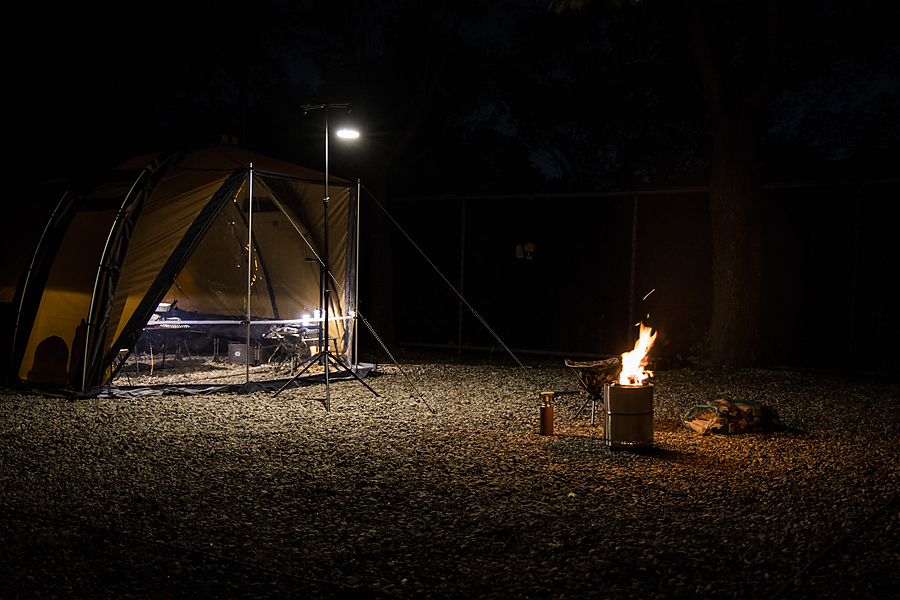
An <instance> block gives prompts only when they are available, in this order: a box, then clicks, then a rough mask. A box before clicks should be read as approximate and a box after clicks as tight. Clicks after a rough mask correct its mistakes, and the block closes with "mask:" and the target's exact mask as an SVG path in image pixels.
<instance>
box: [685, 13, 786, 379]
mask: <svg viewBox="0 0 900 600" xmlns="http://www.w3.org/2000/svg"><path fill="white" fill-rule="evenodd" d="M686 5H687V8H688V10H687V17H688V28H689V30H690V38H691V45H692V50H693V54H694V61H695V63H696V66H697V71H698V73H699V75H700V84H701V87H702V89H703V92H704V95H705V96H706V101H707V105H708V106H709V111H710V116H711V119H712V125H713V161H712V168H711V173H710V182H709V208H710V221H711V224H712V229H713V230H712V240H713V266H712V276H713V277H712V279H713V311H712V320H711V322H710V327H709V340H710V359H711V360H712V361H713V362H715V363H718V364H722V365H725V366H730V367H745V366H752V365H756V364H760V363H761V362H763V358H764V357H763V349H764V344H763V337H764V336H763V323H764V314H763V307H764V305H765V287H764V285H765V276H764V273H763V269H764V259H765V257H764V228H765V220H764V216H763V203H764V198H763V189H762V175H761V172H760V155H759V144H760V140H761V135H762V130H761V126H760V123H761V122H762V116H763V111H764V110H765V107H766V104H767V102H768V101H769V99H770V98H771V96H772V92H773V89H774V85H773V80H774V77H775V71H776V67H777V53H776V31H777V24H778V19H777V10H776V9H777V3H776V1H775V0H769V2H768V3H767V5H766V7H765V10H766V12H765V18H764V19H761V25H762V26H761V27H760V28H759V29H757V30H756V31H754V32H753V36H754V37H755V38H756V39H758V40H760V42H761V43H759V44H758V45H756V46H755V47H756V48H758V51H757V52H756V55H755V56H754V57H752V58H754V59H755V60H753V61H750V62H751V64H753V65H754V67H755V68H750V69H748V70H745V71H744V72H741V73H734V72H732V73H731V75H732V77H731V79H730V80H729V81H726V78H725V72H726V71H725V69H723V68H721V67H720V64H719V60H717V59H719V58H720V57H719V56H718V55H717V54H716V53H714V51H713V48H712V42H711V28H710V24H709V22H708V19H707V14H706V12H705V10H704V7H705V6H704V5H703V4H702V3H701V2H700V1H699V0H687V1H686ZM726 60H727V57H726Z"/></svg>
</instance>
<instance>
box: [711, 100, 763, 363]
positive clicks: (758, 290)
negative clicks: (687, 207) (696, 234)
mask: <svg viewBox="0 0 900 600" xmlns="http://www.w3.org/2000/svg"><path fill="white" fill-rule="evenodd" d="M723 113H724V114H723ZM714 120H715V123H714V126H715V141H714V144H715V148H714V152H713V164H712V172H711V174H710V182H709V203H710V206H709V208H710V218H711V223H712V228H713V231H712V240H713V267H712V269H713V272H712V275H713V314H712V321H711V323H710V328H709V339H710V358H711V359H712V360H713V361H714V362H716V363H718V364H722V365H726V366H730V367H743V366H751V365H756V364H759V363H761V362H762V360H763V356H762V351H763V343H762V342H763V306H764V295H765V280H764V275H763V269H764V250H763V249H764V239H763V238H764V233H763V231H764V219H763V189H762V180H761V176H760V172H759V157H758V155H757V154H758V152H757V144H758V142H759V135H758V132H757V130H756V127H755V126H754V122H755V120H756V119H755V118H754V116H753V115H750V114H746V113H741V112H739V111H729V112H726V111H720V114H719V115H717V116H716V117H714Z"/></svg>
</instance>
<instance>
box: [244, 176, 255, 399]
mask: <svg viewBox="0 0 900 600" xmlns="http://www.w3.org/2000/svg"><path fill="white" fill-rule="evenodd" d="M248 193H249V194H250V202H249V204H248V209H247V212H248V213H249V214H248V215H247V346H246V347H245V349H244V372H245V377H244V383H245V384H247V383H250V291H251V290H250V286H251V285H253V163H252V162H251V163H250V189H249V192H248Z"/></svg>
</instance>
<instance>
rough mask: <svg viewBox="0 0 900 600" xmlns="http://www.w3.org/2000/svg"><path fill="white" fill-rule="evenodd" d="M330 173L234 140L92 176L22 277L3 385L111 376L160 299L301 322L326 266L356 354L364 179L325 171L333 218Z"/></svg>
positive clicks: (336, 313)
mask: <svg viewBox="0 0 900 600" xmlns="http://www.w3.org/2000/svg"><path fill="white" fill-rule="evenodd" d="M324 182H325V176H324V174H322V173H319V172H317V171H313V170H310V169H306V168H303V167H299V166H296V165H292V164H289V163H285V162H282V161H278V160H275V159H271V158H268V157H265V156H261V155H258V154H254V153H252V152H250V151H248V150H246V149H243V148H240V147H237V146H232V145H215V146H202V147H193V148H189V149H183V150H179V151H176V152H172V153H168V154H165V155H148V156H143V157H139V158H135V159H133V160H130V161H128V162H126V163H124V164H122V165H120V166H119V167H117V168H116V169H113V170H112V171H111V172H107V173H102V174H100V175H99V176H94V177H92V178H89V179H85V181H82V182H81V183H79V184H78V185H77V186H75V187H74V188H73V189H71V190H70V191H69V192H67V193H66V195H65V197H64V198H63V199H62V201H60V203H59V205H58V206H57V208H56V210H55V211H54V213H53V215H52V216H51V218H50V220H49V222H48V223H47V226H46V228H45V229H44V232H43V235H42V237H41V239H40V242H39V243H38V244H37V249H36V251H35V253H34V255H33V258H32V260H31V262H30V265H29V267H28V269H27V270H26V272H25V273H23V274H22V277H21V279H20V282H19V285H18V288H17V290H16V298H15V300H14V303H13V304H14V308H15V326H14V328H13V333H12V336H13V339H12V340H11V343H12V349H11V352H10V356H11V358H10V364H9V369H8V372H7V376H6V378H7V384H10V385H15V384H20V385H24V386H27V387H33V388H37V389H43V390H52V391H55V392H61V393H75V392H84V391H86V390H90V389H92V388H96V387H98V386H102V385H104V384H105V383H107V382H108V381H109V380H110V379H111V378H112V377H113V376H114V375H115V373H116V372H117V370H118V369H119V368H120V367H121V364H122V362H123V361H124V357H126V356H127V354H128V352H130V351H131V350H133V349H134V347H135V344H136V343H137V340H138V338H139V337H140V336H141V334H142V332H143V331H144V328H145V327H146V326H147V323H148V321H150V319H151V318H152V317H153V315H154V313H155V311H156V310H157V309H158V307H159V306H160V304H161V303H164V302H174V301H175V300H177V301H178V308H180V309H184V310H187V311H190V312H191V313H195V314H200V315H206V316H209V315H215V317H216V318H217V319H220V320H225V321H231V322H233V323H236V324H243V325H245V327H246V323H247V321H249V322H250V324H251V325H252V326H254V327H257V326H269V325H271V324H274V323H285V322H288V323H290V322H299V321H300V320H301V319H302V318H303V317H304V316H305V315H311V314H313V311H314V310H315V309H317V308H319V307H320V305H321V286H320V283H321V281H320V280H321V268H320V267H321V265H323V264H327V265H328V267H329V273H330V280H329V281H330V284H329V287H330V289H331V290H332V293H331V294H330V295H329V298H330V305H329V313H330V315H331V316H332V318H333V319H334V321H330V325H329V328H330V330H331V332H330V334H329V337H330V338H332V340H334V345H333V346H332V348H331V350H332V351H333V352H334V353H335V354H336V355H338V356H339V357H340V358H341V360H342V361H344V362H345V364H355V362H356V357H355V356H354V352H353V349H354V346H355V326H354V321H353V319H352V316H353V315H355V310H356V265H357V256H356V252H357V243H356V238H357V235H356V234H357V225H358V224H357V198H356V189H355V186H351V185H349V183H348V182H346V181H344V180H340V179H336V178H329V190H328V198H329V201H328V215H327V219H326V215H325V203H324V202H323V199H324V198H325V197H326V194H325V190H324V187H325V185H324ZM251 190H252V192H251ZM251 193H252V197H251ZM326 223H327V224H328V257H327V261H326V257H325V256H324V255H323V252H324V247H325V224H326ZM250 241H252V244H250V243H249V242H250ZM248 246H249V247H250V248H252V251H251V250H250V249H249V248H248ZM248 261H249V262H248ZM123 351H124V352H123Z"/></svg>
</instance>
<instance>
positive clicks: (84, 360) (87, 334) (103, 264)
mask: <svg viewBox="0 0 900 600" xmlns="http://www.w3.org/2000/svg"><path fill="white" fill-rule="evenodd" d="M150 173H152V170H151V169H149V168H148V167H145V168H144V170H143V171H141V174H140V175H138V176H137V178H136V179H135V180H134V183H133V184H132V186H131V189H129V190H128V193H127V194H125V198H123V199H122V203H121V204H120V205H119V210H118V211H117V212H116V218H115V220H113V223H112V225H111V226H110V228H109V233H108V234H107V236H106V242H105V243H104V244H103V253H102V254H101V255H100V263H99V264H98V265H97V275H96V276H95V277H94V288H93V291H92V292H91V304H90V308H88V313H87V321H86V322H85V331H84V348H82V354H81V387H82V388H84V387H85V386H86V385H87V367H88V354H89V350H90V346H91V332H92V329H93V327H92V326H93V325H94V323H93V321H94V312H95V310H96V307H97V295H98V294H99V292H100V284H101V278H102V277H103V273H104V271H106V272H108V271H109V270H110V268H109V266H108V265H109V261H110V258H109V257H110V252H111V246H112V240H113V236H114V235H115V234H116V232H117V231H119V229H120V227H121V223H122V222H123V221H124V220H125V217H126V215H127V214H128V212H127V210H126V207H127V206H128V205H129V204H130V203H131V202H133V199H134V193H135V190H136V189H137V188H138V184H140V183H141V182H143V181H144V180H145V177H147V176H149V174H150Z"/></svg>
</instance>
